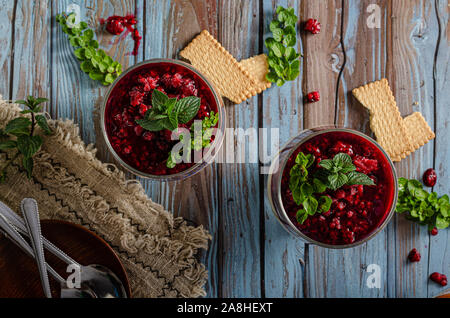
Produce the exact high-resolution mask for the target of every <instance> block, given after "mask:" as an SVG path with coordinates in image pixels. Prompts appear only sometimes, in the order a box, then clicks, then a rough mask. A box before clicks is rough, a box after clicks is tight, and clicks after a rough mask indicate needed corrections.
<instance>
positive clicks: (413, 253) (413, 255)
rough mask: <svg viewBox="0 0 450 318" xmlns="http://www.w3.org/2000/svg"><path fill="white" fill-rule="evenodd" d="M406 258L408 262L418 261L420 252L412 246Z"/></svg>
mask: <svg viewBox="0 0 450 318" xmlns="http://www.w3.org/2000/svg"><path fill="white" fill-rule="evenodd" d="M408 259H409V261H410V262H418V261H420V253H419V252H418V251H417V250H416V249H415V248H413V249H412V250H411V251H410V252H409V254H408Z"/></svg>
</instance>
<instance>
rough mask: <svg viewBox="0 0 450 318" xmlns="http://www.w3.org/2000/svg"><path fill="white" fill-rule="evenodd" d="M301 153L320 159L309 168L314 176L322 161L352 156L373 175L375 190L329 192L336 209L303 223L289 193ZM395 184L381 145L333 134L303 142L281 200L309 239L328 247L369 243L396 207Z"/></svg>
mask: <svg viewBox="0 0 450 318" xmlns="http://www.w3.org/2000/svg"><path fill="white" fill-rule="evenodd" d="M299 152H303V153H304V154H313V155H314V156H315V161H314V164H313V166H312V167H311V168H309V169H310V170H311V171H310V174H314V172H315V171H317V169H321V168H320V166H319V162H320V161H321V160H324V159H332V158H333V157H334V156H335V155H336V154H338V153H346V154H348V155H350V157H351V158H352V161H353V165H354V166H356V171H357V172H361V173H364V174H366V175H368V176H369V177H370V178H371V179H372V180H373V181H374V182H375V185H374V186H368V185H351V186H349V185H344V186H342V187H341V188H339V189H337V190H334V191H333V190H330V189H327V190H326V192H325V195H328V196H329V197H330V198H331V199H332V202H333V203H332V205H331V208H330V210H329V211H328V212H325V213H316V214H314V215H310V216H308V218H307V219H306V220H305V221H304V222H303V224H300V223H299V222H298V221H297V219H296V214H297V211H298V210H299V208H300V207H299V206H298V205H297V204H296V203H295V202H294V200H293V197H292V193H291V190H290V189H289V176H290V174H289V172H290V170H291V168H292V167H293V166H294V164H295V158H296V156H297V154H298V153H299ZM394 182H396V181H395V178H394V174H393V170H392V168H391V165H390V163H389V161H388V159H387V158H386V156H385V155H384V154H383V153H382V151H381V150H380V149H379V148H378V147H377V146H376V145H375V144H373V143H372V142H371V141H369V140H368V139H365V138H363V137H362V136H359V135H357V134H353V133H351V132H346V131H330V132H324V133H321V134H319V135H316V136H314V137H312V138H311V139H309V140H307V141H306V142H304V143H302V144H301V145H300V146H299V147H298V148H297V149H296V150H295V151H294V152H293V153H292V155H291V156H290V157H289V159H288V160H287V163H286V166H285V168H284V171H283V174H282V179H281V199H282V203H283V206H284V209H285V211H286V213H287V214H288V217H289V219H290V220H291V222H292V223H293V224H295V226H296V227H297V228H298V229H299V230H300V231H301V232H302V233H303V234H305V235H306V236H308V237H310V238H311V239H313V240H315V241H318V242H322V243H325V244H329V245H347V244H353V243H355V242H357V241H360V240H362V239H364V238H365V237H367V236H368V235H370V234H371V233H372V232H373V231H375V230H376V229H377V228H378V227H379V226H380V225H381V224H382V223H383V221H384V220H385V219H386V217H387V216H388V214H389V212H390V211H391V209H392V205H393V202H394V196H395V185H394ZM320 195H324V194H320Z"/></svg>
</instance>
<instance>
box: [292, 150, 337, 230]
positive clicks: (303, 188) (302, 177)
mask: <svg viewBox="0 0 450 318" xmlns="http://www.w3.org/2000/svg"><path fill="white" fill-rule="evenodd" d="M314 161H315V157H314V155H312V154H308V155H305V154H304V153H303V152H300V153H299V154H298V155H297V157H296V158H295V165H294V166H293V167H292V168H291V170H290V172H289V173H290V178H289V189H290V190H291V192H292V197H293V199H294V202H295V203H296V204H297V205H299V206H302V208H301V209H299V210H298V211H297V215H296V217H297V221H298V223H300V224H303V222H305V220H306V219H307V218H308V216H309V215H314V214H315V213H316V212H319V213H324V212H328V211H329V210H330V208H331V203H332V200H331V198H330V197H329V196H328V195H322V196H320V197H319V199H318V200H317V199H316V197H315V196H314V194H315V193H324V192H325V191H326V189H327V186H326V185H325V184H324V183H323V182H322V181H321V180H320V179H318V178H312V180H311V178H309V177H308V176H309V172H308V168H310V167H311V166H312V165H313V163H314ZM311 181H312V182H311Z"/></svg>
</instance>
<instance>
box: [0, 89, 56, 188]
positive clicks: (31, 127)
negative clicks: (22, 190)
mask: <svg viewBox="0 0 450 318" xmlns="http://www.w3.org/2000/svg"><path fill="white" fill-rule="evenodd" d="M46 101H48V99H46V98H42V97H39V98H34V97H33V96H28V98H27V99H26V100H18V101H16V103H17V104H23V105H25V106H26V108H25V109H24V110H23V111H22V112H21V113H22V114H31V119H30V118H28V117H18V118H14V119H12V120H11V121H9V122H8V123H7V124H6V127H5V129H4V130H1V131H0V151H4V150H11V149H16V152H15V154H14V156H13V158H12V159H11V160H9V161H8V162H7V163H6V165H5V166H3V167H2V168H1V170H0V182H4V181H5V180H6V170H7V168H8V167H9V166H10V165H11V163H12V162H14V161H15V160H16V159H17V158H18V157H19V156H20V155H22V157H23V159H22V164H23V167H24V168H25V170H26V171H27V176H28V178H31V175H32V173H33V155H34V154H35V153H36V152H38V150H39V149H40V148H41V146H42V138H41V136H39V135H34V132H35V127H36V124H37V125H38V126H39V127H40V128H41V129H42V131H43V132H44V133H45V134H48V135H49V134H51V133H52V131H51V129H50V127H49V126H48V123H47V119H46V118H45V116H44V115H42V114H40V113H41V112H42V106H41V105H40V104H42V103H44V102H46Z"/></svg>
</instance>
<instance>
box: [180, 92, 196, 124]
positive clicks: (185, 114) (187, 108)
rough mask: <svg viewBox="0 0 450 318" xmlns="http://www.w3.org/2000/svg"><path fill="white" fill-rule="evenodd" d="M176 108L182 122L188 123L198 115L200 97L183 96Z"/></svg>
mask: <svg viewBox="0 0 450 318" xmlns="http://www.w3.org/2000/svg"><path fill="white" fill-rule="evenodd" d="M175 108H176V111H177V113H178V120H179V121H180V123H182V124H186V123H188V122H189V121H190V120H192V118H194V117H195V115H197V113H198V110H199V109H200V98H198V97H195V96H188V97H185V98H182V99H180V100H179V101H178V102H177V103H176V105H175Z"/></svg>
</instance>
